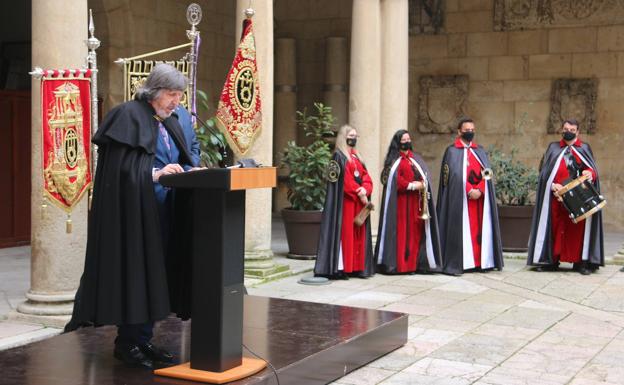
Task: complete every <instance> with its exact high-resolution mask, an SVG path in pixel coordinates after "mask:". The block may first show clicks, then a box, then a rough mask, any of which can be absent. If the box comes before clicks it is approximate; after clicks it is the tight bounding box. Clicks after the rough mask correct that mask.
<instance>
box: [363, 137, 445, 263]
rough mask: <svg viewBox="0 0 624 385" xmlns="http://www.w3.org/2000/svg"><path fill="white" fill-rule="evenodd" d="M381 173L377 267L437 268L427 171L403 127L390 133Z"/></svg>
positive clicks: (435, 233)
mask: <svg viewBox="0 0 624 385" xmlns="http://www.w3.org/2000/svg"><path fill="white" fill-rule="evenodd" d="M382 175H383V176H382V184H383V185H384V190H383V197H382V208H381V215H380V220H379V231H378V233H377V234H378V242H377V245H376V246H375V255H376V261H377V264H378V265H377V270H378V271H379V272H381V273H386V274H395V273H399V274H400V273H415V272H417V271H419V272H422V273H428V272H432V271H436V270H438V269H439V268H440V267H441V260H440V247H439V243H438V231H437V218H436V215H435V207H434V206H433V201H432V200H431V199H430V198H429V197H430V196H431V181H430V180H429V172H428V168H427V165H426V164H425V162H424V160H423V159H422V158H421V157H420V156H419V155H417V154H415V153H414V152H413V151H412V141H411V138H410V135H409V133H408V132H407V131H405V130H399V131H397V132H396V133H395V134H394V136H393V138H392V141H391V142H390V146H389V147H388V153H387V155H386V159H385V162H384V172H383V174H382ZM386 176H387V177H386ZM424 189H426V191H427V201H426V202H423V198H424V193H423V190H424ZM425 205H426V206H425Z"/></svg>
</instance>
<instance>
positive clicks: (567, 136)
mask: <svg viewBox="0 0 624 385" xmlns="http://www.w3.org/2000/svg"><path fill="white" fill-rule="evenodd" d="M562 136H563V140H565V141H566V142H569V141H571V140H574V138H576V134H575V133H573V132H570V131H564V132H563V135H562Z"/></svg>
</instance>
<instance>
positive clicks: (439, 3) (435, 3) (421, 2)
mask: <svg viewBox="0 0 624 385" xmlns="http://www.w3.org/2000/svg"><path fill="white" fill-rule="evenodd" d="M408 7H409V8H408V9H409V33H410V35H420V34H437V33H440V32H442V30H443V28H444V1H443V0H409V1H408Z"/></svg>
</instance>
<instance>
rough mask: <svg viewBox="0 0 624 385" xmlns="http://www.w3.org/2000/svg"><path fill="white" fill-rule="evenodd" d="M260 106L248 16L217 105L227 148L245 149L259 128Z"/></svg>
mask: <svg viewBox="0 0 624 385" xmlns="http://www.w3.org/2000/svg"><path fill="white" fill-rule="evenodd" d="M260 107H261V105H260V87H259V79H258V69H257V65H256V42H255V39H254V35H253V27H252V22H251V19H246V20H245V21H244V23H243V36H242V38H241V41H240V44H239V45H238V49H237V50H236V56H235V57H234V61H233V62H232V68H230V71H229V72H228V75H227V78H226V80H225V85H224V86H223V91H221V99H220V100H219V107H218V108H217V122H218V124H219V126H220V128H221V130H222V131H225V132H226V135H225V137H226V138H227V140H228V142H229V144H230V147H232V149H233V150H234V151H235V152H236V153H237V154H239V155H244V154H245V153H246V152H247V151H248V150H249V148H250V147H251V146H252V144H253V142H254V140H255V138H256V136H257V135H258V133H259V132H260V130H261V129H262V110H261V108H260Z"/></svg>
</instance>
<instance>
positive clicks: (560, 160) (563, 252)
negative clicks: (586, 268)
mask: <svg viewBox="0 0 624 385" xmlns="http://www.w3.org/2000/svg"><path fill="white" fill-rule="evenodd" d="M568 154H569V155H568ZM566 156H568V157H571V158H570V161H572V160H573V162H574V163H575V166H574V167H575V169H577V172H578V174H580V173H581V172H582V171H584V170H589V171H590V172H591V173H592V177H593V182H592V183H593V184H594V186H595V187H596V189H597V190H598V191H600V182H599V180H598V171H597V168H596V163H595V161H594V156H593V153H592V151H591V148H590V146H589V145H588V144H587V143H583V142H581V140H580V139H577V140H576V141H575V142H574V143H573V144H572V145H571V146H567V145H566V143H565V141H563V140H561V141H559V142H553V143H551V144H550V145H549V146H548V148H547V150H546V153H545V154H544V157H543V159H542V162H541V166H540V177H539V178H540V179H539V183H538V187H537V199H536V205H535V212H534V214H533V223H532V227H531V237H530V239H529V251H528V260H527V264H528V265H534V266H539V265H553V264H556V263H558V262H572V263H579V262H581V261H587V262H589V263H591V264H594V265H601V266H602V265H604V245H603V231H602V213H601V212H600V211H599V212H597V213H595V214H594V215H592V216H591V217H589V218H587V219H585V220H584V221H581V222H579V223H576V224H575V223H574V222H572V220H571V219H570V217H569V212H568V211H567V210H566V208H565V207H564V205H563V203H561V202H559V201H558V200H557V199H556V198H555V197H554V196H553V193H552V184H553V183H558V184H561V185H564V184H566V183H567V182H568V181H569V180H570V179H575V178H576V177H577V176H578V175H576V173H575V175H570V172H571V170H570V169H569V168H568V166H567V165H566V160H565V157H566Z"/></svg>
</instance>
